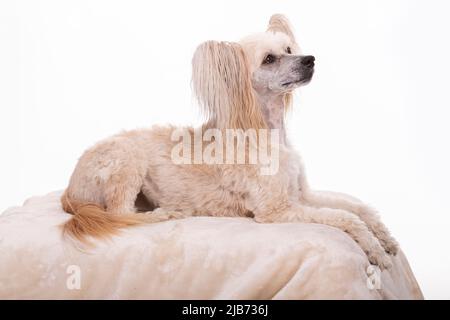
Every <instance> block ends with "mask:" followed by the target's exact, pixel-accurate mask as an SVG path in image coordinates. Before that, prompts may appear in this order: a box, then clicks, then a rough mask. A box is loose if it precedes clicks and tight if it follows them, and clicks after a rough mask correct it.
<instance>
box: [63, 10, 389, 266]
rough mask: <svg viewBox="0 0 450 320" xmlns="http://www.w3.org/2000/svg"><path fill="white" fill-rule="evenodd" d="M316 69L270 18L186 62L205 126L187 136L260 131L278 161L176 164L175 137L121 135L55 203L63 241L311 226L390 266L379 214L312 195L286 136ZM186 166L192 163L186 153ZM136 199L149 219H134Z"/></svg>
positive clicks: (160, 131)
mask: <svg viewBox="0 0 450 320" xmlns="http://www.w3.org/2000/svg"><path fill="white" fill-rule="evenodd" d="M314 60H315V59H314V57H313V56H304V55H300V54H299V48H298V45H297V43H296V40H295V38H294V35H293V32H292V29H291V28H290V25H289V23H288V21H287V19H286V18H285V17H284V16H282V15H274V16H272V17H271V19H270V22H269V27H268V30H267V31H266V32H264V33H261V34H256V35H253V36H250V37H247V38H244V39H243V40H241V41H240V42H239V43H230V42H215V41H208V42H205V43H203V44H201V45H200V46H199V47H198V48H197V50H196V52H195V54H194V57H193V62H192V64H193V76H192V81H193V88H194V93H195V95H196V97H197V98H198V101H199V104H200V105H201V106H202V108H203V110H204V111H205V113H206V114H207V116H208V120H207V121H206V122H205V124H204V125H203V126H202V127H200V128H195V129H194V128H184V129H185V132H188V133H189V135H191V136H192V137H194V136H195V135H197V134H200V135H201V134H202V133H204V132H206V131H207V130H208V129H215V130H216V131H215V132H216V133H224V134H225V131H227V130H229V129H237V130H238V132H244V131H245V132H247V131H248V130H254V131H253V132H256V136H257V137H260V136H262V134H261V132H263V131H261V130H264V129H274V130H278V131H277V132H278V134H279V139H278V140H275V143H274V141H272V140H271V142H270V144H269V145H270V147H271V148H274V149H272V154H275V153H276V154H277V155H278V156H277V161H278V166H277V170H276V172H275V173H274V174H271V175H263V174H261V172H260V169H261V166H262V163H261V162H257V163H249V161H248V160H249V155H248V154H247V155H246V156H245V159H246V162H245V163H244V164H236V163H231V164H230V163H228V162H227V163H198V161H197V162H195V161H194V163H193V164H184V163H175V162H174V158H173V153H174V148H176V147H177V146H179V141H174V139H173V133H174V131H176V130H180V128H175V127H154V128H151V129H148V130H135V131H128V132H125V133H122V134H118V135H116V136H113V137H111V138H109V139H106V140H104V141H102V142H99V143H98V144H96V145H95V146H94V147H92V148H90V149H89V150H87V151H86V152H85V153H84V154H83V156H82V157H81V158H80V160H79V162H78V164H77V166H76V168H75V171H74V172H73V174H72V177H71V179H70V183H69V186H68V188H67V190H66V191H65V193H64V195H63V197H62V199H61V201H62V204H63V208H64V210H65V211H66V212H69V213H72V214H73V215H74V216H73V218H72V219H71V220H69V221H68V222H67V223H66V224H65V225H64V231H65V233H67V234H69V235H71V236H73V237H75V238H78V239H80V240H84V241H86V240H87V239H86V236H93V237H105V236H109V235H111V234H113V233H115V232H116V231H117V230H118V229H119V228H121V227H126V226H131V225H137V224H141V223H149V222H158V221H165V220H168V219H177V218H183V217H188V216H220V217H253V218H254V220H255V221H257V222H261V223H270V222H312V223H321V224H326V225H330V226H333V227H337V228H340V229H341V230H343V231H345V232H347V233H348V234H349V235H350V236H352V237H353V239H354V240H355V241H357V242H358V243H359V245H360V246H361V248H362V249H363V250H364V251H365V252H366V254H367V256H368V258H369V261H370V262H371V263H373V264H376V265H378V266H379V267H380V268H382V269H384V268H386V267H389V265H390V258H389V256H388V255H387V254H386V252H387V253H391V254H396V252H397V243H396V242H395V240H394V239H393V238H392V237H391V236H390V234H389V232H388V230H387V229H386V227H385V226H384V225H383V223H382V222H381V221H380V219H379V218H378V216H377V214H376V212H375V211H374V210H373V209H371V208H370V207H369V206H367V205H365V204H364V203H362V202H361V201H359V200H357V199H354V198H352V197H350V196H346V195H343V194H338V193H331V192H318V191H313V190H311V189H310V188H309V187H308V184H307V181H306V177H305V172H304V170H303V166H302V164H301V161H300V158H299V156H298V155H297V153H296V152H295V151H294V150H293V149H292V148H291V146H290V145H289V143H288V140H287V137H286V135H285V130H284V115H285V110H286V108H287V107H288V106H289V104H290V102H291V99H292V96H291V94H292V91H293V90H294V89H295V88H297V87H299V86H301V85H302V84H306V83H308V82H309V81H310V80H311V78H312V75H313V73H314ZM227 132H228V131H227ZM238 136H239V135H238ZM247 138H248V140H249V141H250V140H251V141H252V142H249V143H248V144H247V146H246V147H245V151H246V152H250V151H251V149H252V148H253V147H254V146H255V145H256V146H258V142H257V143H256V144H255V143H254V142H255V141H259V140H257V139H250V138H251V137H250V138H249V137H248V136H247V137H245V136H244V139H247ZM216 140H217V137H214V138H211V137H210V138H209V139H202V140H200V141H199V140H198V139H197V140H196V139H193V140H192V141H190V142H189V144H190V146H192V147H193V148H194V149H195V148H196V147H197V148H199V149H201V150H203V149H204V148H207V147H208V146H211V144H213V143H216V142H217V141H216ZM237 140H239V139H237ZM244 141H247V140H244ZM241 142H242V141H241ZM237 143H238V142H237ZM232 145H233V146H235V145H236V144H235V143H233V144H232ZM216 147H217V146H216ZM222 148H223V149H222ZM227 148H229V145H228V147H224V146H221V147H220V148H219V149H220V150H219V149H217V148H216V150H215V153H214V152H213V153H212V155H213V156H214V155H217V154H219V153H220V152H222V151H223V152H224V153H227V152H228V151H229V150H228V149H227ZM184 158H185V159H188V160H191V158H192V154H188V155H184ZM233 159H234V158H233ZM189 163H191V162H189ZM138 195H143V196H144V197H145V199H146V200H147V201H148V203H149V204H150V205H151V206H152V207H153V208H154V210H153V211H150V212H146V213H137V211H138V210H137V208H136V199H137V198H138Z"/></svg>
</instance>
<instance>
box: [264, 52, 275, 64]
mask: <svg viewBox="0 0 450 320" xmlns="http://www.w3.org/2000/svg"><path fill="white" fill-rule="evenodd" d="M274 62H275V56H274V55H272V54H268V55H267V56H266V57H265V58H264V61H263V64H271V63H274Z"/></svg>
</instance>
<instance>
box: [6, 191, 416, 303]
mask: <svg viewBox="0 0 450 320" xmlns="http://www.w3.org/2000/svg"><path fill="white" fill-rule="evenodd" d="M60 195H61V192H53V193H51V194H48V195H46V196H43V197H34V198H31V199H29V200H27V201H26V202H25V204H24V205H23V206H21V207H14V208H11V209H9V210H7V211H5V212H4V213H3V214H2V215H0V298H3V299H48V298H56V299H96V298H97V299H116V298H120V299H383V298H387V299H421V298H422V294H421V291H420V289H419V286H418V284H417V282H416V280H415V278H414V276H413V274H412V272H411V269H410V267H409V265H408V262H407V260H406V258H405V256H404V254H403V253H402V252H400V253H399V254H398V255H397V256H396V257H395V258H393V267H392V268H391V269H390V270H388V271H383V272H382V273H381V277H380V276H379V274H378V273H377V272H376V270H372V269H370V267H369V263H368V260H367V258H366V256H365V254H364V253H363V252H362V250H361V249H360V248H359V246H358V245H357V244H356V243H355V242H354V241H353V240H352V239H351V238H350V237H349V236H348V235H347V234H345V233H344V232H342V231H340V230H338V229H335V228H332V227H328V226H325V225H319V224H302V223H283V224H258V223H255V222H254V221H253V220H251V219H245V218H212V217H197V218H189V219H184V220H176V221H168V222H163V223H158V224H152V225H144V226H140V227H134V228H130V229H127V230H124V231H123V232H121V235H119V236H116V237H114V238H113V239H111V240H107V241H96V246H95V247H94V248H85V247H80V246H79V245H77V244H76V243H74V242H73V241H71V240H70V239H65V238H63V236H62V233H61V228H60V226H61V224H63V223H64V222H65V221H66V220H67V219H69V218H70V215H68V214H66V213H64V212H63V211H62V209H61V205H60V203H59V197H60ZM368 267H369V269H368ZM374 271H375V272H374ZM377 277H378V278H377ZM78 280H79V282H78ZM78 283H79V285H80V286H79V289H78Z"/></svg>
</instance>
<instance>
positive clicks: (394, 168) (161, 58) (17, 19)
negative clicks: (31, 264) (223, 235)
mask: <svg viewBox="0 0 450 320" xmlns="http://www.w3.org/2000/svg"><path fill="white" fill-rule="evenodd" d="M449 9H450V4H449V2H448V1H445V0H442V1H432V0H424V1H411V0H409V1H406V0H405V1H396V0H389V1H379V0H377V1H361V0H354V1H342V0H340V1H332V0H330V1H300V0H293V1H242V0H240V1H230V0H226V1H179V2H178V1H177V2H175V1H167V0H165V1H158V2H156V1H106V0H105V1H93V0H89V1H82V0H77V1H58V0H55V1H36V0H31V1H5V0H3V1H1V2H0V139H1V140H0V142H1V144H0V146H1V149H0V150H1V160H0V161H1V166H0V179H1V180H0V211H3V209H6V208H7V207H9V206H12V205H19V204H21V203H22V202H23V201H24V200H25V199H26V198H27V197H30V196H32V195H40V194H45V193H47V192H49V191H52V190H56V189H62V188H64V187H65V186H66V184H67V181H68V178H69V176H70V174H71V172H72V170H73V168H74V166H75V163H76V161H77V158H78V157H79V156H80V155H81V153H82V152H83V150H84V149H85V148H86V147H88V146H90V145H92V144H93V143H94V142H96V141H97V140H99V139H101V138H103V137H106V136H108V135H111V134H113V133H116V132H118V131H120V130H122V129H131V128H135V127H147V126H150V125H151V124H155V123H162V124H164V123H175V124H190V123H191V124H198V123H200V118H199V116H198V113H197V109H196V107H195V105H194V104H193V102H192V101H193V100H192V97H191V92H190V72H191V70H190V60H191V56H192V53H193V51H194V49H195V47H196V46H197V45H198V44H199V43H200V42H202V41H204V40H208V39H216V40H231V41H232V40H239V39H240V38H241V37H243V36H245V35H247V34H249V33H253V32H258V31H263V30H265V27H266V23H267V21H268V18H269V16H270V15H271V14H272V13H276V12H282V13H286V14H287V15H288V16H289V18H290V19H291V22H292V24H293V25H294V27H295V29H296V31H297V32H296V33H297V37H298V41H299V43H300V46H301V47H302V48H303V51H304V52H305V53H308V54H314V55H315V56H316V58H317V68H316V75H315V78H314V79H313V81H312V83H311V84H310V85H309V86H308V87H306V88H303V89H302V90H301V92H300V93H299V94H297V96H296V101H295V107H294V110H293V112H292V114H290V115H289V119H290V120H289V128H290V138H291V140H292V142H293V143H294V144H295V145H296V147H297V148H298V149H299V150H300V151H301V153H302V155H303V158H304V161H305V163H306V168H307V173H308V175H309V179H310V183H311V185H312V186H313V187H315V188H319V189H329V190H335V191H341V192H346V193H349V194H352V195H355V196H357V197H359V198H361V199H364V200H365V201H367V202H369V203H371V204H372V205H374V206H375V207H377V208H378V209H379V211H380V212H381V215H382V218H383V220H384V222H385V223H386V224H387V225H388V226H389V228H390V229H391V230H392V232H393V234H394V235H395V236H396V237H397V238H398V240H399V241H400V243H401V245H402V248H403V250H404V251H405V253H406V254H407V256H408V258H409V260H410V263H411V266H412V269H413V271H414V272H415V274H416V276H417V279H418V281H419V283H420V285H421V287H422V289H423V291H424V294H425V297H426V298H450V253H449V251H450V250H449V248H448V245H449V243H450V229H449V227H450V205H449V197H448V196H449V185H450V170H449V169H448V165H449V163H450V152H449V141H448V140H449V136H450V129H449V126H450V119H449V116H450V111H449V110H450V98H449V95H450V92H449V91H450V87H449V76H450V44H449V38H450V35H449V30H450V20H449V19H448V17H449V14H450V10H449Z"/></svg>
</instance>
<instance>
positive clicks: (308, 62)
mask: <svg viewBox="0 0 450 320" xmlns="http://www.w3.org/2000/svg"><path fill="white" fill-rule="evenodd" d="M314 61H316V58H314V56H304V57H302V60H301V62H300V63H301V64H302V66H304V67H307V68H312V67H314Z"/></svg>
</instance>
